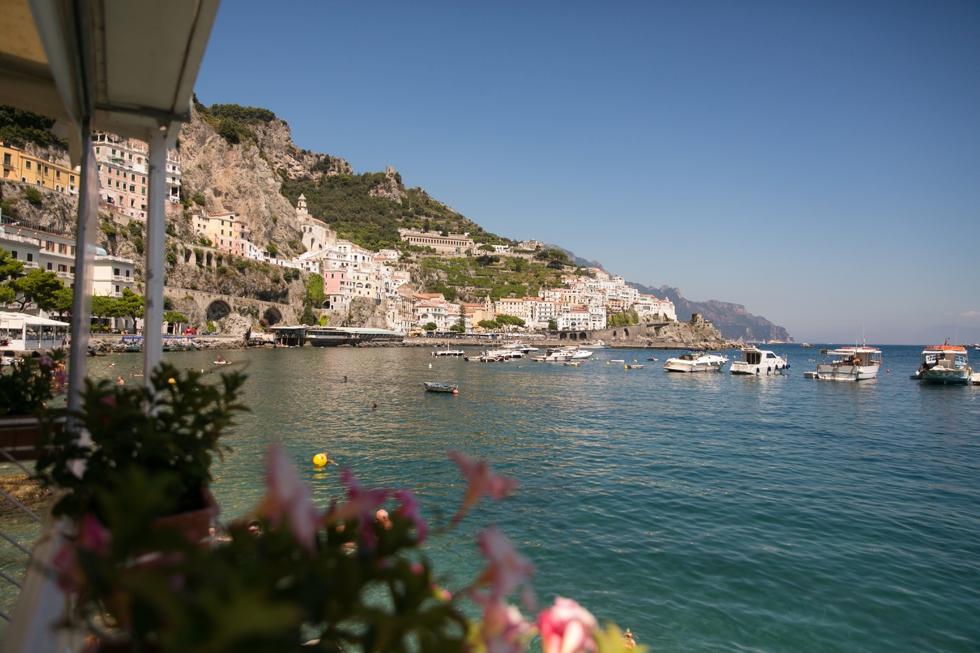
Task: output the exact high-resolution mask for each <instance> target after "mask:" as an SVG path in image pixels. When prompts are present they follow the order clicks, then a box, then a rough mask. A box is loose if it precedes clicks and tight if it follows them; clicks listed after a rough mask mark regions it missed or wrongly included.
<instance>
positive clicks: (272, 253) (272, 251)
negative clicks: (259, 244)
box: [265, 241, 279, 258]
mask: <svg viewBox="0 0 980 653" xmlns="http://www.w3.org/2000/svg"><path fill="white" fill-rule="evenodd" d="M265 251H267V252H269V256H272V257H273V258H275V256H276V255H277V254H278V253H279V247H278V246H277V245H276V244H275V243H274V242H272V241H269V244H268V245H266V246H265Z"/></svg>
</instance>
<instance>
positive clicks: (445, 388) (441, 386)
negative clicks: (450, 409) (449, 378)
mask: <svg viewBox="0 0 980 653" xmlns="http://www.w3.org/2000/svg"><path fill="white" fill-rule="evenodd" d="M422 385H424V386H425V390H426V392H458V390H457V387H458V386H456V385H454V384H452V383H434V382H431V381H423V382H422Z"/></svg>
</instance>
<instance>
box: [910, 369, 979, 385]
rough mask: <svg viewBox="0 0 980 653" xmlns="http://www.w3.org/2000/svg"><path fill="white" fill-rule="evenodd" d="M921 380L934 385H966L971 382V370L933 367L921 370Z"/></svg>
mask: <svg viewBox="0 0 980 653" xmlns="http://www.w3.org/2000/svg"><path fill="white" fill-rule="evenodd" d="M919 380H920V381H922V382H923V383H930V384H934V385H966V384H967V383H969V382H970V372H969V370H965V369H962V370H944V369H936V368H933V369H931V370H923V371H922V372H919Z"/></svg>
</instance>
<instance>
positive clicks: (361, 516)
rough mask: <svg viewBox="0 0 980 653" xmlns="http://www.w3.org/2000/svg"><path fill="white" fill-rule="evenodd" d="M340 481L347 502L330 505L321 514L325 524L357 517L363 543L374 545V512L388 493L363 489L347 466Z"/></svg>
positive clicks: (386, 491)
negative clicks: (343, 487) (344, 488)
mask: <svg viewBox="0 0 980 653" xmlns="http://www.w3.org/2000/svg"><path fill="white" fill-rule="evenodd" d="M340 480H341V482H342V483H343V484H344V485H346V486H347V503H345V504H343V505H340V506H330V510H329V511H328V512H327V514H326V515H324V516H323V522H324V523H325V524H336V523H343V522H345V521H347V520H349V519H358V520H359V521H360V524H361V538H362V540H363V541H364V543H365V544H366V545H367V546H369V547H373V546H374V530H373V524H374V519H373V516H374V512H375V511H376V510H377V509H378V508H380V507H381V506H382V505H383V504H384V502H385V500H387V498H388V495H389V494H390V493H389V491H388V490H365V489H364V488H362V487H361V484H360V482H359V481H358V480H357V478H356V477H355V476H354V474H353V472H351V471H350V469H348V468H346V467H345V468H344V470H343V471H342V472H341V473H340Z"/></svg>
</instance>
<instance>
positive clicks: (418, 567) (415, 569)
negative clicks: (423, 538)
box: [408, 562, 425, 576]
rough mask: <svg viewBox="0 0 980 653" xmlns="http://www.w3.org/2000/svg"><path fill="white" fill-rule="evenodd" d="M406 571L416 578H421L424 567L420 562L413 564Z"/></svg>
mask: <svg viewBox="0 0 980 653" xmlns="http://www.w3.org/2000/svg"><path fill="white" fill-rule="evenodd" d="M408 570H409V571H411V572H412V573H413V574H415V575H416V576H421V575H422V573H423V572H424V571H425V566H424V565H423V564H422V563H421V562H413V563H412V564H411V566H409V568H408Z"/></svg>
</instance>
